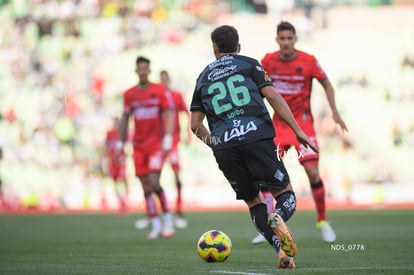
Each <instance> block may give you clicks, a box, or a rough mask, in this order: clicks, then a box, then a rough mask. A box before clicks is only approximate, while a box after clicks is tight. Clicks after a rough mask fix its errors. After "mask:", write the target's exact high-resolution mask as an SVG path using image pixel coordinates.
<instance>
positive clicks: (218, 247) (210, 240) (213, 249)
mask: <svg viewBox="0 0 414 275" xmlns="http://www.w3.org/2000/svg"><path fill="white" fill-rule="evenodd" d="M197 252H198V255H200V257H201V259H203V260H205V261H206V262H209V263H212V262H224V261H225V260H226V259H227V258H228V257H229V256H230V252H231V240H230V238H229V237H228V236H227V235H226V234H225V233H224V232H222V231H220V230H209V231H207V232H205V233H204V234H203V235H201V237H200V239H199V240H198V243H197Z"/></svg>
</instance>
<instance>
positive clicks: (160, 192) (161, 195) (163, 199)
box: [156, 188, 170, 213]
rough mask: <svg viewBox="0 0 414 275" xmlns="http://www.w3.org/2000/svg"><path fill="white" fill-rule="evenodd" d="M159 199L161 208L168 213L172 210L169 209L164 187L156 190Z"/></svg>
mask: <svg viewBox="0 0 414 275" xmlns="http://www.w3.org/2000/svg"><path fill="white" fill-rule="evenodd" d="M156 194H157V196H158V199H159V200H160V205H161V209H162V212H164V213H167V212H170V210H169V209H168V202H167V197H166V196H165V192H164V189H162V188H161V189H160V190H158V191H157V192H156Z"/></svg>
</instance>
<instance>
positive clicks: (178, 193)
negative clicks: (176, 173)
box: [175, 181, 182, 214]
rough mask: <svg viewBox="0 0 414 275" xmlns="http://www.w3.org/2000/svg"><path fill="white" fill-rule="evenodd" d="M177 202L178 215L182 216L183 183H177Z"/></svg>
mask: <svg viewBox="0 0 414 275" xmlns="http://www.w3.org/2000/svg"><path fill="white" fill-rule="evenodd" d="M176 186H177V200H176V202H175V207H176V212H177V214H181V213H182V212H181V211H182V209H181V207H182V205H181V204H182V201H181V182H179V181H177V184H176Z"/></svg>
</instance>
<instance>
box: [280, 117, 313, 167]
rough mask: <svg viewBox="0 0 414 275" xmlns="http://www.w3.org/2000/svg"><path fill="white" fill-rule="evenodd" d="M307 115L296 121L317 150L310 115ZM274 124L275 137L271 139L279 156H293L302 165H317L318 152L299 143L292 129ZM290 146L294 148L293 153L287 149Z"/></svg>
mask: <svg viewBox="0 0 414 275" xmlns="http://www.w3.org/2000/svg"><path fill="white" fill-rule="evenodd" d="M308 117H309V118H308V119H307V120H306V121H304V122H301V121H300V120H298V119H297V121H298V124H299V126H300V127H301V128H302V130H303V131H304V132H305V134H306V135H307V136H308V137H309V138H310V140H311V141H312V142H313V143H314V144H315V145H316V148H317V149H318V151H319V147H318V141H317V138H316V133H315V129H314V127H313V123H312V121H311V118H310V116H308ZM274 126H275V129H276V137H275V138H274V139H273V141H274V142H275V145H276V148H277V152H278V154H279V155H280V156H281V157H284V156H286V157H289V156H295V157H297V158H298V160H299V162H300V164H302V165H303V166H310V165H318V162H319V153H316V152H314V151H313V150H312V149H310V148H308V147H305V146H304V145H303V144H300V143H299V142H298V141H297V140H296V136H295V134H294V132H293V131H292V129H290V128H289V127H286V126H285V125H283V126H279V125H278V124H274ZM292 146H293V147H294V148H295V149H296V153H295V154H292V153H291V151H289V150H290V148H291V147H292Z"/></svg>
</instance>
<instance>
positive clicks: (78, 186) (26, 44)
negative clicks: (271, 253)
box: [0, 0, 414, 213]
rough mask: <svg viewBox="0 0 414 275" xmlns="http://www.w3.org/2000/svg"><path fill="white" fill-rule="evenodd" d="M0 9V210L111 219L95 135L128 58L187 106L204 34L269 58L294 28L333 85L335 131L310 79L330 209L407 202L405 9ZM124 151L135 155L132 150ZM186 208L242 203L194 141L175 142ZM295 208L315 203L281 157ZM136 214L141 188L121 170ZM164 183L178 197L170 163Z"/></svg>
mask: <svg viewBox="0 0 414 275" xmlns="http://www.w3.org/2000/svg"><path fill="white" fill-rule="evenodd" d="M267 2H268V5H267V6H266V5H265V1H242V0H233V1H218V0H216V1H213V0H210V1H198V0H187V1H184V0H183V1H179V0H177V1H155V0H154V1H152V0H139V1H109V0H107V1H105V0H102V1H98V0H88V1H86V0H84V1H69V0H67V1H45V0H43V1H41V0H38V1H24V0H16V1H0V3H1V4H0V5H1V6H0V24H1V26H2V35H1V37H0V45H1V48H0V58H1V62H2V64H3V65H2V66H1V67H0V78H1V81H0V112H1V115H2V116H1V118H2V119H1V121H0V133H1V134H0V146H1V148H2V159H1V162H0V175H1V179H2V185H1V192H2V194H1V204H0V211H1V212H4V213H8V212H21V211H27V210H30V211H85V210H86V211H91V210H92V211H111V210H116V209H117V205H116V197H115V194H114V192H113V187H112V185H111V182H110V181H109V179H108V178H106V177H104V176H102V174H101V171H100V170H101V169H100V166H101V164H102V146H103V141H104V134H105V131H106V129H107V128H108V127H109V125H110V121H111V118H112V116H114V115H119V114H120V112H121V108H122V98H121V94H122V91H123V90H124V89H125V88H127V87H129V86H130V85H133V84H134V83H135V82H136V76H135V74H134V72H133V70H134V61H135V58H136V56H137V55H138V54H142V55H146V56H148V57H149V58H150V59H151V60H152V75H151V79H152V80H154V81H158V72H159V71H160V70H161V69H167V70H168V71H169V72H170V74H171V76H172V79H173V86H175V87H176V88H177V89H179V90H181V91H183V93H184V95H185V98H186V99H187V101H188V102H189V100H190V98H191V94H192V89H193V85H194V83H195V79H196V77H197V74H198V72H199V71H200V70H202V68H203V66H205V65H206V64H207V63H208V62H210V61H211V60H212V59H213V54H212V50H211V47H210V44H211V43H210V40H209V34H210V31H211V30H212V29H213V28H214V27H215V26H217V25H219V24H231V25H234V26H235V27H237V28H238V30H239V32H240V40H241V41H240V42H241V45H242V52H241V54H245V55H250V56H253V57H255V58H257V59H259V60H260V59H261V58H262V56H263V55H264V53H265V52H268V51H273V50H275V49H276V47H277V45H276V43H275V41H274V36H275V25H276V23H277V22H278V21H279V20H280V18H283V19H286V20H290V21H291V22H292V23H294V24H295V26H296V27H297V30H298V35H299V41H298V44H297V47H298V48H299V49H303V50H305V51H308V52H310V53H313V54H314V55H315V56H316V57H317V58H318V59H319V61H320V63H321V65H322V66H323V68H324V69H325V70H326V72H327V73H328V75H329V77H330V79H331V81H332V82H333V84H334V87H335V88H336V98H337V105H338V108H339V110H340V112H341V114H343V117H344V120H345V121H346V123H347V125H348V128H349V133H348V134H346V135H341V134H340V133H339V130H338V129H337V128H335V125H333V124H332V121H331V120H330V117H329V108H328V105H327V102H326V99H325V97H324V94H323V91H322V90H321V89H320V87H319V86H318V85H317V84H316V85H315V90H314V96H313V98H312V101H313V103H314V105H313V114H314V116H315V119H316V126H317V132H318V136H319V139H320V140H319V142H320V147H321V148H322V154H321V172H322V175H323V177H324V179H325V182H326V185H327V191H328V205H329V207H330V208H336V207H337V208H361V207H384V208H387V207H407V206H409V207H412V206H413V205H414V187H413V180H414V173H413V172H412V168H411V166H412V163H413V160H414V157H413V153H414V150H413V149H414V88H413V87H414V77H413V76H414V28H413V26H414V17H413V16H412V14H413V12H414V1H409V0H405V1H403V0H400V1H397V0H395V1H379V0H377V1H375V0H370V1H364V0H354V1H352V0H349V1H345V0H344V1H329V0H325V1H323V0H320V1H296V2H293V1H289V0H286V1H271V0H269V1H267ZM127 149H128V152H129V153H131V148H130V147H128V148H127ZM180 150H181V151H180V153H181V158H182V179H183V183H184V189H183V192H184V193H183V196H184V203H185V207H186V209H214V208H220V209H224V208H225V209H233V208H234V209H238V208H241V207H244V205H243V204H242V203H241V202H237V201H235V200H234V194H233V192H232V190H231V188H230V187H229V185H228V184H227V183H226V182H225V179H224V178H223V176H222V175H221V173H220V171H219V170H218V169H217V167H216V164H215V162H214V159H213V156H212V154H211V152H210V150H209V149H208V148H207V147H206V146H205V145H203V144H201V143H200V142H198V141H195V140H193V141H192V142H191V143H190V144H189V145H187V146H184V144H183V145H182V146H181V148H180ZM285 163H286V165H287V166H288V169H289V172H290V175H291V177H292V179H293V184H294V186H295V189H296V192H297V194H298V198H299V203H298V208H300V209H304V208H312V207H313V204H312V200H311V195H310V193H309V187H308V183H307V180H306V176H305V174H304V172H303V171H302V168H301V167H300V166H299V165H298V163H297V161H296V157H295V155H294V152H292V154H289V155H288V157H287V158H286V159H285ZM128 178H129V181H130V184H131V189H132V190H131V191H132V192H131V194H130V197H129V201H130V207H131V210H133V211H141V210H143V202H142V192H141V187H140V184H139V182H138V180H137V179H135V178H134V176H133V166H132V163H131V159H130V158H129V162H128ZM162 184H163V186H164V187H165V189H166V191H167V196H168V197H169V199H170V200H171V201H173V200H174V199H175V189H174V185H173V182H172V174H171V171H170V169H169V167H168V166H167V167H166V169H165V171H164V173H163V175H162Z"/></svg>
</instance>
